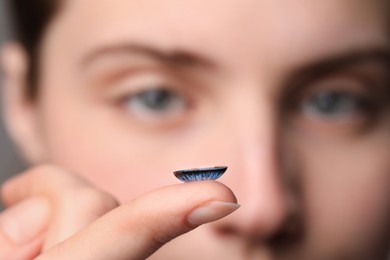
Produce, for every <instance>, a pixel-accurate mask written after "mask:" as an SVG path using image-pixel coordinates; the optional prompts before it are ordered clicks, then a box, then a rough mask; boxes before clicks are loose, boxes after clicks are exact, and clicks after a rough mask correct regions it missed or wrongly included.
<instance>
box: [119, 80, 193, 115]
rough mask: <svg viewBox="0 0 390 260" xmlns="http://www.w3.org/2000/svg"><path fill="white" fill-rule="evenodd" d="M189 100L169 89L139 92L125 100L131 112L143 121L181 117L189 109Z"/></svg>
mask: <svg viewBox="0 0 390 260" xmlns="http://www.w3.org/2000/svg"><path fill="white" fill-rule="evenodd" d="M187 103H188V102H187V100H186V99H185V98H184V97H183V96H180V95H178V94H176V93H175V92H174V91H172V90H169V89H168V88H163V87H161V88H154V89H147V90H142V91H139V92H137V93H135V94H133V95H130V96H127V97H126V98H125V99H124V104H125V107H126V109H127V110H129V112H131V113H133V114H134V115H136V116H137V117H140V118H142V119H164V118H171V117H175V116H178V115H180V113H182V112H184V110H185V109H186V107H187V105H188V104H187Z"/></svg>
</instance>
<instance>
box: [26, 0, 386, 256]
mask: <svg viewBox="0 0 390 260" xmlns="http://www.w3.org/2000/svg"><path fill="white" fill-rule="evenodd" d="M388 29H389V28H388V3H387V1H385V0H383V1H381V0H374V1H372V0H341V1H340V0H326V1H325V0H323V1H301V0H290V1H279V0H277V1H275V0H262V1H258V0H241V1H233V0H227V1H210V0H186V1H182V0H165V1H160V0H147V1H146V0H143V1H141V0H131V1H129V0H111V1H107V0H93V1H92V0H90V1H89V0H84V1H76V0H66V1H65V3H64V6H62V7H61V10H60V12H59V14H57V16H56V17H55V19H54V21H53V23H52V24H51V26H50V27H49V28H48V32H47V35H46V37H45V39H44V41H43V43H42V56H41V70H42V74H41V81H40V86H39V88H40V93H39V99H38V101H37V103H36V104H35V106H34V107H33V108H32V109H33V111H34V115H35V120H36V121H35V123H37V124H38V125H39V127H38V130H37V131H38V134H37V136H38V143H39V145H40V147H39V149H38V147H35V148H32V150H34V149H35V150H36V151H37V152H36V153H37V154H38V158H39V159H40V160H47V161H50V162H52V163H55V164H58V165H60V166H62V167H64V168H66V169H68V170H71V171H74V172H77V173H79V174H80V175H83V176H84V177H85V178H87V179H88V180H89V181H91V182H92V183H93V184H95V185H97V186H98V187H100V188H102V189H104V190H106V191H107V192H110V193H111V194H114V195H115V196H117V197H118V199H119V200H120V201H122V202H125V201H128V200H130V199H132V198H134V197H136V196H139V195H140V194H142V193H144V192H146V191H149V190H152V189H155V188H158V187H160V186H164V185H168V184H173V183H177V182H178V181H177V180H176V179H175V178H174V176H173V174H172V171H174V170H178V169H182V168H192V167H202V166H215V165H227V166H229V170H228V172H227V173H226V174H225V176H224V177H222V178H221V182H223V183H225V184H226V185H227V186H228V187H230V188H231V189H232V190H233V191H234V192H235V194H236V195H237V198H238V200H239V203H240V204H241V205H242V206H241V208H240V209H239V210H238V211H237V212H236V213H234V214H232V215H231V216H229V217H227V218H225V219H223V220H220V221H218V222H216V223H213V224H209V225H205V226H203V227H201V228H199V229H198V230H196V231H194V232H191V233H189V234H187V235H184V236H182V237H180V238H178V239H176V240H174V241H173V242H171V243H169V244H168V245H166V246H165V247H163V248H162V249H161V250H160V251H158V253H157V254H155V255H154V257H152V258H151V259H170V260H172V259H343V260H345V259H378V257H380V256H383V254H384V253H385V251H386V248H387V246H388V245H387V243H388V237H389V221H388V220H389V217H390V109H389V105H388V103H389V102H388V101H389V95H388V93H389V81H390V80H389V76H388V72H389V69H390V66H389V64H390V63H389V62H390V50H389V46H390V45H389V40H390V39H389V35H388V32H389V31H388ZM38 151H39V152H38ZM157 205H158V202H157V201H156V206H157Z"/></svg>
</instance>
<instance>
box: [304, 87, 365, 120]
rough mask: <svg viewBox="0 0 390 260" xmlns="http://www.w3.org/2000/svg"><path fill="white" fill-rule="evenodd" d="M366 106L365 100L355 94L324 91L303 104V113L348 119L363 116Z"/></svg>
mask: <svg viewBox="0 0 390 260" xmlns="http://www.w3.org/2000/svg"><path fill="white" fill-rule="evenodd" d="M365 105H366V102H365V100H364V99H362V98H360V97H358V96H356V95H354V94H350V93H347V92H341V91H322V92H320V93H318V94H316V95H314V96H312V97H310V98H309V99H308V100H306V101H304V102H303V111H304V112H307V113H309V114H311V115H314V116H320V117H325V118H328V119H347V118H351V117H355V116H359V115H361V114H362V112H364V109H365V108H366V106H365Z"/></svg>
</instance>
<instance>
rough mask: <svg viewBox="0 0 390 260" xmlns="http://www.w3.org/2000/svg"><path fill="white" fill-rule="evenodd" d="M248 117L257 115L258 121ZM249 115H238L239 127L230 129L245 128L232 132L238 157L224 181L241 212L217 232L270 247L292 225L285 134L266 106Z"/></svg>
mask: <svg viewBox="0 0 390 260" xmlns="http://www.w3.org/2000/svg"><path fill="white" fill-rule="evenodd" d="M257 104H258V103H257ZM263 104H264V103H263ZM242 109H243V107H242ZM247 111H256V113H255V115H256V116H254V115H253V116H251V115H248V112H247ZM247 111H246V112H245V113H244V111H241V112H239V111H236V113H237V117H234V118H235V119H234V120H236V122H234V123H233V122H231V124H230V125H231V126H239V127H232V128H231V129H230V131H231V132H230V134H231V136H232V137H233V138H231V139H230V141H231V144H232V147H234V149H231V152H232V153H233V154H234V156H233V155H232V156H231V157H230V158H233V159H231V160H230V162H231V163H230V164H229V173H228V174H227V175H226V176H225V178H224V183H225V184H226V185H227V186H229V187H230V188H231V189H232V190H233V192H234V193H235V194H236V196H237V198H238V202H239V203H240V204H241V208H240V209H239V210H238V211H236V212H235V213H234V214H232V215H231V216H229V217H227V218H225V219H223V220H221V221H220V222H217V223H216V224H215V230H216V231H217V232H219V233H223V234H229V235H233V236H238V237H240V238H243V239H245V240H247V241H266V240H269V239H273V238H274V237H276V236H278V235H279V234H280V233H282V232H284V229H285V228H286V226H287V225H288V224H290V223H289V221H290V220H291V219H292V218H291V217H292V214H293V211H292V209H293V207H292V203H291V202H292V199H291V193H290V192H289V191H288V190H289V187H288V185H287V184H286V183H287V182H286V172H285V171H286V169H285V167H284V166H283V158H282V156H281V149H282V146H283V143H282V142H283V141H282V140H283V138H282V136H281V135H282V131H280V130H279V129H278V128H279V126H278V125H279V124H278V122H277V116H276V115H275V112H274V110H273V109H271V108H268V109H267V106H266V105H264V107H261V108H259V107H257V109H256V110H255V109H254V108H252V109H249V108H248V107H247ZM259 111H261V112H259ZM242 115H246V116H242ZM230 118H233V117H230Z"/></svg>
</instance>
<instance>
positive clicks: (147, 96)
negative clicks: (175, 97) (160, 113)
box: [142, 90, 172, 109]
mask: <svg viewBox="0 0 390 260" xmlns="http://www.w3.org/2000/svg"><path fill="white" fill-rule="evenodd" d="M171 98H172V96H171V94H170V93H169V92H168V91H166V90H151V91H147V92H145V93H143V94H142V99H143V101H144V102H145V105H147V106H148V107H149V108H152V109H161V108H166V107H167V106H168V105H169V102H170V101H171Z"/></svg>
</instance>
